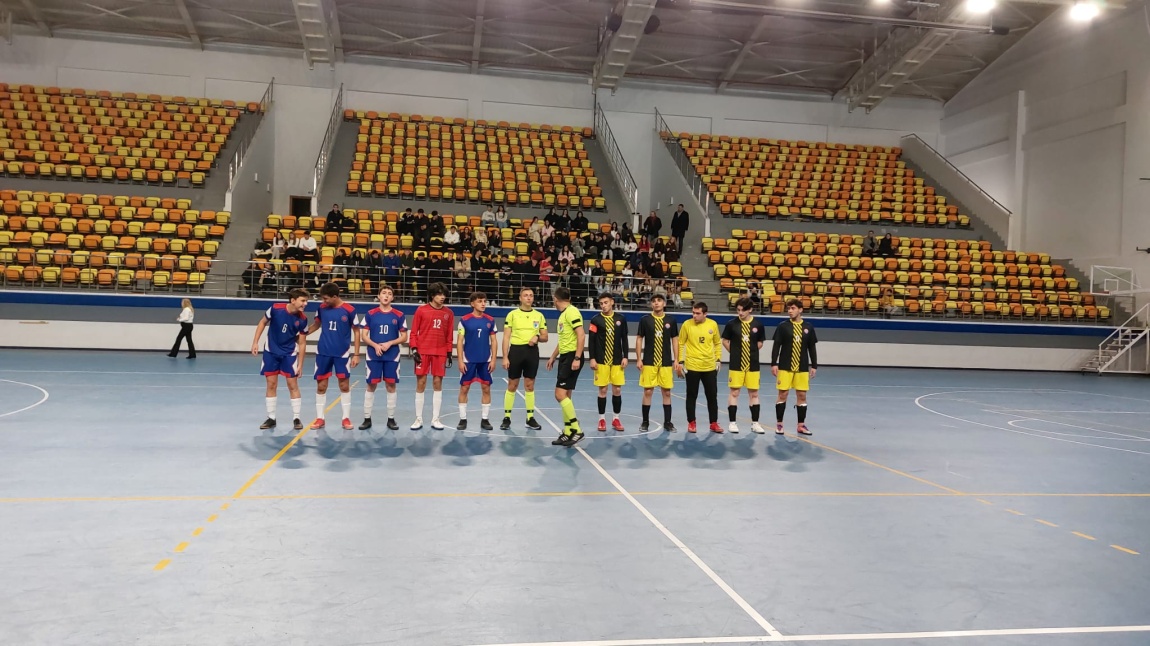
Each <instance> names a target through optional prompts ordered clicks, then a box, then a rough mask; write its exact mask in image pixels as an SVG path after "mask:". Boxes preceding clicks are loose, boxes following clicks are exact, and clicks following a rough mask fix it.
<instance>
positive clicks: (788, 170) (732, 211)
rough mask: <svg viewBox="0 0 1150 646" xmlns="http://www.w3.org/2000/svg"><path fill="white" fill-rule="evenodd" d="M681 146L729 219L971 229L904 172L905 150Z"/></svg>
mask: <svg viewBox="0 0 1150 646" xmlns="http://www.w3.org/2000/svg"><path fill="white" fill-rule="evenodd" d="M665 134H666V133H665ZM678 141H679V145H680V146H681V147H682V148H683V150H684V151H685V152H686V154H687V156H688V157H689V158H690V160H691V163H692V164H693V165H694V167H695V172H697V173H698V175H699V177H700V178H701V179H702V181H703V183H705V184H706V185H707V187H708V191H709V192H710V194H711V198H712V199H713V200H714V201H715V203H716V204H717V205H718V206H719V210H720V212H722V213H723V215H727V216H737V217H766V218H792V217H799V218H803V219H809V220H816V221H831V222H854V223H859V222H862V223H878V224H905V225H922V226H941V227H946V226H952V227H969V226H970V218H969V217H968V216H966V215H960V214H959V213H958V209H957V208H956V207H955V206H954V205H952V204H947V203H946V198H945V197H943V196H941V195H935V190H934V188H933V187H931V186H927V185H925V183H924V182H923V180H922V178H920V177H915V175H914V171H912V170H910V169H908V168H906V162H903V161H901V160H900V159H899V155H900V154H901V152H902V151H901V149H899V148H886V147H883V146H862V145H848V144H833V143H823V142H816V143H808V142H805V141H794V142H792V141H785V140H776V139H762V138H748V137H726V136H717V135H706V134H685V133H682V134H679V135H678Z"/></svg>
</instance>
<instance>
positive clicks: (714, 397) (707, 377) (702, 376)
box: [687, 370, 719, 424]
mask: <svg viewBox="0 0 1150 646" xmlns="http://www.w3.org/2000/svg"><path fill="white" fill-rule="evenodd" d="M718 379H719V371H718V370H711V371H710V372H695V371H693V370H688V371H687V421H688V422H693V421H695V402H696V401H697V400H698V399H699V382H700V381H701V382H703V394H704V395H705V396H706V398H707V416H708V417H710V421H711V423H712V424H714V423H715V422H717V421H719V383H718Z"/></svg>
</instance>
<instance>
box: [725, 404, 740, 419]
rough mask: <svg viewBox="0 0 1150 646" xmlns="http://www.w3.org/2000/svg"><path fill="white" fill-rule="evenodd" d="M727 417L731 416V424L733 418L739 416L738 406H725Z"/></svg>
mask: <svg viewBox="0 0 1150 646" xmlns="http://www.w3.org/2000/svg"><path fill="white" fill-rule="evenodd" d="M727 415H730V416H731V421H732V422H733V421H735V418H736V417H738V416H739V407H738V406H727Z"/></svg>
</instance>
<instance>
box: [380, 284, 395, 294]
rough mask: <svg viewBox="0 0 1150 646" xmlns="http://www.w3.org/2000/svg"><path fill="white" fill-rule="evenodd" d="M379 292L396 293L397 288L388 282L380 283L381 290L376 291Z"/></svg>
mask: <svg viewBox="0 0 1150 646" xmlns="http://www.w3.org/2000/svg"><path fill="white" fill-rule="evenodd" d="M379 292H391V293H392V294H394V293H395V290H393V289H392V288H391V285H388V284H387V283H380V284H379V290H377V291H376V293H377V294H378V293H379Z"/></svg>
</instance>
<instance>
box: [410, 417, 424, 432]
mask: <svg viewBox="0 0 1150 646" xmlns="http://www.w3.org/2000/svg"><path fill="white" fill-rule="evenodd" d="M421 428H423V418H422V417H416V418H415V421H414V422H412V423H411V430H413V431H418V430H419V429H421Z"/></svg>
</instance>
